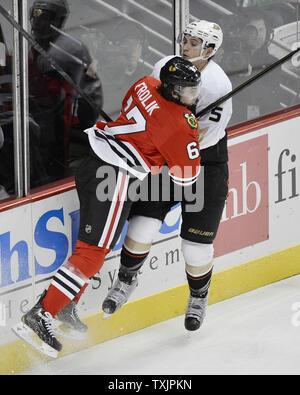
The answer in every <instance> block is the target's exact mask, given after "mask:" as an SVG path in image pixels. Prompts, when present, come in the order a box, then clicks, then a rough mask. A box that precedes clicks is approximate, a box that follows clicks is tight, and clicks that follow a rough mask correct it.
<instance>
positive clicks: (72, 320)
mask: <svg viewBox="0 0 300 395" xmlns="http://www.w3.org/2000/svg"><path fill="white" fill-rule="evenodd" d="M56 318H57V320H56V322H55V326H54V327H53V330H54V333H55V334H56V335H60V336H63V337H65V338H68V339H71V340H78V341H81V340H84V338H85V336H86V333H87V331H88V326H87V325H85V324H84V323H83V322H82V321H81V320H80V318H79V316H78V311H77V304H76V302H75V301H74V300H72V301H71V302H70V303H68V304H67V305H66V306H65V307H64V308H63V309H62V310H61V311H60V312H59V313H58V314H57V316H56Z"/></svg>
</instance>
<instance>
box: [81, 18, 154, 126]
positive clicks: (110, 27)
mask: <svg viewBox="0 0 300 395" xmlns="http://www.w3.org/2000/svg"><path fill="white" fill-rule="evenodd" d="M81 28H82V29H84V31H83V34H82V36H81V38H82V40H83V41H84V42H85V43H86V44H87V45H89V48H90V51H91V53H92V56H93V58H94V59H96V68H97V71H98V72H99V73H100V72H101V77H102V78H103V90H104V94H105V103H104V104H105V106H104V109H105V111H106V112H107V113H108V114H109V115H110V116H111V117H112V118H113V119H114V118H115V117H116V116H117V115H118V114H119V112H120V108H121V98H122V97H123V96H124V94H125V93H126V91H127V90H128V88H129V87H130V86H131V85H132V84H133V82H135V81H136V80H138V79H139V78H141V77H143V76H144V75H146V74H149V73H150V71H151V70H149V69H146V68H145V67H144V62H143V61H144V60H145V56H147V48H148V40H147V35H146V31H145V29H144V27H143V26H142V25H141V24H140V23H138V22H135V21H132V20H128V19H125V18H123V17H117V18H113V19H111V20H109V22H108V23H107V24H105V23H103V24H102V25H101V26H99V27H92V28H91V27H85V26H81Z"/></svg>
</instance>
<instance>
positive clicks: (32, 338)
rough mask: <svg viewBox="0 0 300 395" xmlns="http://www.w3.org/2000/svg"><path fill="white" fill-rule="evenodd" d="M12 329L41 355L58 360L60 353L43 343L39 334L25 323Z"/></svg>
mask: <svg viewBox="0 0 300 395" xmlns="http://www.w3.org/2000/svg"><path fill="white" fill-rule="evenodd" d="M11 329H12V331H13V332H14V333H15V334H16V335H17V336H18V337H19V338H20V339H22V340H23V341H24V342H25V343H27V344H28V345H29V346H31V347H32V348H34V349H35V350H36V351H38V352H39V353H41V354H43V355H45V356H47V357H50V358H53V359H56V358H57V355H58V351H57V350H55V349H54V348H52V347H50V346H49V345H48V344H46V343H45V342H43V341H42V340H41V339H40V338H39V337H38V336H37V334H36V333H34V331H33V330H32V329H31V328H29V326H27V325H26V324H24V323H23V322H20V323H19V324H17V325H15V326H14V327H12V328H11Z"/></svg>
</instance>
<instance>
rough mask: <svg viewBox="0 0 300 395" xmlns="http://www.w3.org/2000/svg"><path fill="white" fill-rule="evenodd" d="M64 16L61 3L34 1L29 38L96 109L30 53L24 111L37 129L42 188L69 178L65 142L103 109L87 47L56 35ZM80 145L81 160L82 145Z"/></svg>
mask: <svg viewBox="0 0 300 395" xmlns="http://www.w3.org/2000/svg"><path fill="white" fill-rule="evenodd" d="M68 15H69V5H68V3H67V1H66V0H41V1H38V0H36V1H34V3H33V6H32V7H31V9H30V23H31V33H32V35H33V38H34V39H35V40H36V41H37V42H38V44H39V45H40V46H41V47H42V48H43V49H44V50H45V51H47V53H48V54H49V55H50V56H51V57H52V59H53V60H54V62H55V63H56V64H58V65H59V66H60V67H61V68H62V69H63V70H64V71H65V72H66V73H67V74H68V75H69V76H70V77H71V79H72V80H73V81H74V83H75V84H77V85H78V86H80V87H81V88H82V89H83V90H84V91H85V93H86V94H88V95H89V97H90V99H91V100H92V102H93V103H95V107H94V108H93V107H91V106H90V105H89V104H88V103H87V102H86V101H85V100H83V99H82V98H80V97H79V95H78V93H77V92H76V91H75V90H74V89H73V88H72V87H71V86H70V85H69V84H68V83H67V82H66V81H65V80H64V79H63V77H62V76H61V75H60V74H59V73H58V72H57V71H56V70H55V69H53V67H52V65H51V63H49V62H48V60H47V59H46V58H45V57H44V56H42V55H41V54H40V53H39V52H37V51H36V50H35V49H34V48H32V47H31V48H30V49H29V108H30V112H31V114H32V116H33V118H34V120H35V121H36V122H37V123H38V125H39V127H40V132H41V146H40V152H41V156H42V158H43V164H44V166H45V169H46V172H47V182H50V181H56V180H59V179H62V178H64V177H66V176H69V175H71V174H72V170H71V169H70V160H71V158H70V152H69V150H70V142H72V141H73V139H76V138H77V135H79V132H80V134H81V133H82V130H83V129H85V128H87V127H89V126H92V125H93V124H94V123H95V121H96V120H97V118H98V115H99V111H98V108H99V107H101V106H102V86H101V82H100V79H99V77H98V76H97V74H96V72H95V70H93V63H92V59H91V56H90V54H89V52H88V50H87V48H86V46H85V45H84V44H83V43H82V42H81V41H79V40H78V39H77V38H76V39H75V38H74V37H72V36H71V35H69V34H67V33H65V32H63V31H62V30H61V29H62V28H63V26H64V25H65V22H66V19H67V17H68ZM74 136H75V137H74ZM80 137H81V136H80ZM79 140H80V144H82V146H83V151H82V152H81V153H80V155H81V154H82V155H83V154H84V153H85V150H86V144H87V141H86V139H84V138H83V139H80V138H79ZM73 159H74V158H73Z"/></svg>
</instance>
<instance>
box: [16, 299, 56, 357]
mask: <svg viewBox="0 0 300 395" xmlns="http://www.w3.org/2000/svg"><path fill="white" fill-rule="evenodd" d="M42 299H43V295H42V296H41V298H40V299H39V301H38V302H37V304H36V305H35V306H34V307H33V308H32V309H31V310H30V311H29V312H28V313H26V314H25V315H23V317H22V320H21V322H20V323H19V324H17V325H15V326H14V327H13V328H12V330H13V331H14V332H15V334H16V335H17V336H19V337H20V338H21V339H22V340H24V341H25V342H26V343H28V344H29V345H30V346H31V347H33V348H34V349H36V350H37V351H39V352H40V353H42V354H44V355H46V356H48V357H51V358H57V355H58V352H59V351H61V349H62V344H61V343H60V342H59V341H58V340H57V339H56V337H55V336H54V333H53V328H52V325H53V321H54V320H53V317H52V315H51V314H50V313H49V312H47V311H45V309H44V307H43V305H42V303H41V302H42Z"/></svg>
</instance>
